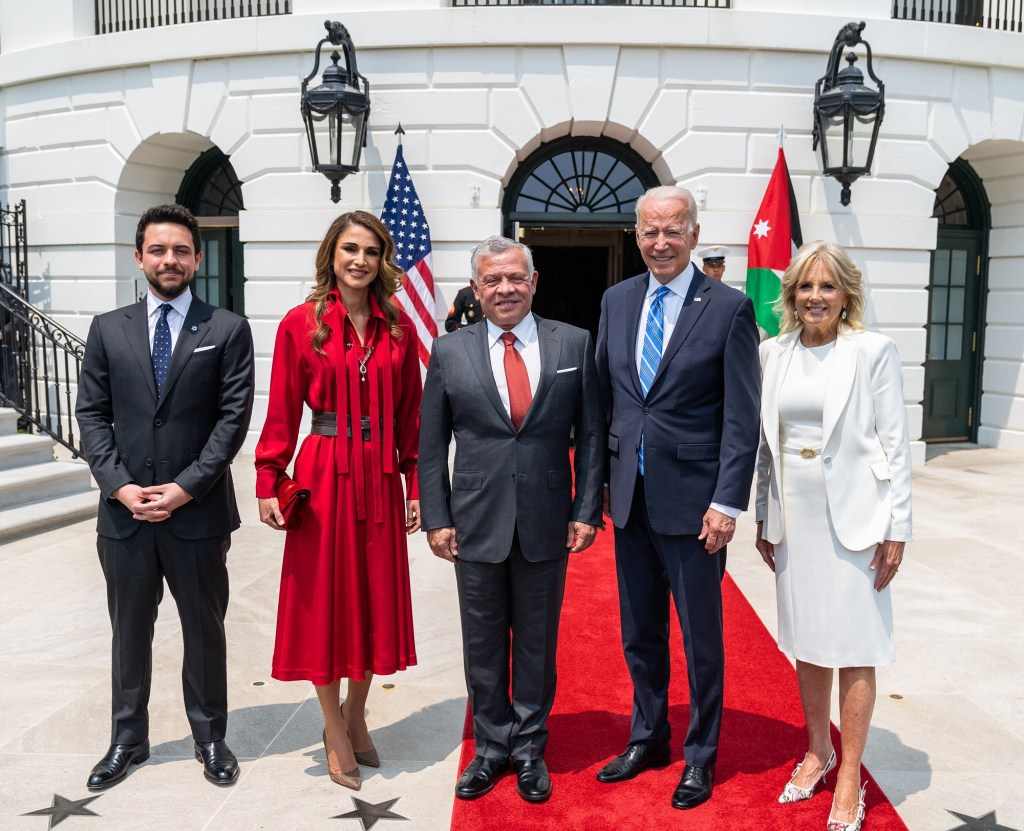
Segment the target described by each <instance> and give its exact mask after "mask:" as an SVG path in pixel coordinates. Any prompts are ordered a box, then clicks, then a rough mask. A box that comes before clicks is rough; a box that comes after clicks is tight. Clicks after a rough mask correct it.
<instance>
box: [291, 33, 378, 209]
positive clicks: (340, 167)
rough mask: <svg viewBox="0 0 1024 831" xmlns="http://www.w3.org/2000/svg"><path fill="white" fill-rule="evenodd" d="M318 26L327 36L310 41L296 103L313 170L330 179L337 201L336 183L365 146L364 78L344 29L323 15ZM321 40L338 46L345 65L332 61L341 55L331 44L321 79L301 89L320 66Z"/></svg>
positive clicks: (367, 92)
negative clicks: (312, 53) (312, 55)
mask: <svg viewBox="0 0 1024 831" xmlns="http://www.w3.org/2000/svg"><path fill="white" fill-rule="evenodd" d="M324 28H325V29H327V37H325V38H323V39H322V40H321V41H320V42H319V43H318V44H317V45H316V62H315V63H314V64H313V71H312V72H310V73H309V75H308V76H307V77H306V78H305V79H304V80H303V82H302V102H301V104H300V109H301V111H302V120H303V122H304V123H305V126H306V138H307V139H308V140H309V154H310V156H311V157H312V160H313V170H314V171H316V172H318V173H323V174H324V176H326V177H327V178H328V179H330V181H331V201H332V202H338V201H340V200H341V188H340V187H339V185H338V183H339V182H340V181H341V180H342V179H344V178H345V177H346V176H348V175H349V174H350V173H357V172H358V171H359V157H360V156H361V155H362V152H363V148H364V147H365V146H366V122H367V120H368V118H369V115H370V83H369V81H367V80H366V78H364V77H363V76H362V75H360V74H359V70H358V69H357V68H356V48H355V46H354V45H353V44H352V38H351V37H350V36H349V33H348V30H347V29H346V28H345V27H344V26H342V25H341V24H340V23H339V22H338V21H336V20H335V21H334V22H331V21H330V20H325V21H324ZM327 42H330V43H331V44H332V45H334V46H340V47H341V49H342V52H344V55H345V66H344V67H340V66H338V61H339V60H340V59H341V57H342V56H341V55H339V54H338V51H337V50H335V51H334V52H332V53H331V61H332V62H333V63H332V64H331V66H328V67H327V68H326V69H324V74H323V83H321V84H320V85H319V86H316V87H313V89H307V87H308V85H309V82H310V81H311V80H312V79H313V78H314V77H316V73H317V72H318V71H319V70H320V50H321V49H322V48H323V45H324V44H325V43H327ZM360 84H361V85H362V88H361V89H360Z"/></svg>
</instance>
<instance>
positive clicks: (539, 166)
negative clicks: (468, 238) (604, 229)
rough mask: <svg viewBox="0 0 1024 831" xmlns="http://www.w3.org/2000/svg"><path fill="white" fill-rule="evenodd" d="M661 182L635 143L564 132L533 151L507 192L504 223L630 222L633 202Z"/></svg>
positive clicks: (633, 219) (588, 224)
mask: <svg viewBox="0 0 1024 831" xmlns="http://www.w3.org/2000/svg"><path fill="white" fill-rule="evenodd" d="M658 184H660V183H659V182H658V180H657V177H655V175H654V171H653V170H651V167H650V165H649V164H648V163H647V162H646V161H644V159H643V157H641V156H640V154H639V153H637V152H636V151H635V150H633V149H632V148H631V147H629V146H627V145H625V144H622V143H621V142H618V141H615V140H614V139H609V138H604V137H581V138H573V137H567V138H560V139H556V140H555V141H551V142H547V143H546V144H543V145H541V147H540V148H539V149H538V150H537V151H535V152H534V153H533V154H531V155H530V157H529V158H527V159H526V161H524V162H523V164H522V165H520V167H519V169H518V170H516V172H515V173H514V174H513V176H512V179H511V180H510V181H509V184H508V188H507V189H506V192H505V200H504V205H503V207H504V214H505V220H506V226H507V227H509V228H511V226H512V224H513V223H517V222H518V223H520V224H521V225H545V226H548V225H558V224H563V225H573V226H576V227H580V226H587V227H600V226H618V227H622V226H629V225H632V224H633V223H634V221H635V214H634V213H633V206H634V205H635V204H636V200H637V198H638V197H639V196H640V195H641V194H642V193H643V192H644V191H645V190H647V189H648V188H651V187H656V186H657V185H658Z"/></svg>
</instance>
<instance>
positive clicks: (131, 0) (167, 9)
mask: <svg viewBox="0 0 1024 831" xmlns="http://www.w3.org/2000/svg"><path fill="white" fill-rule="evenodd" d="M95 2H96V34H97V35H106V34H109V33H111V32H128V31H131V30H133V29H153V28H156V27H157V26H175V25H177V24H179V23H203V22H206V21H209V20H233V19H235V18H240V17H267V16H271V15H277V14H291V13H292V8H291V7H292V4H291V0H95Z"/></svg>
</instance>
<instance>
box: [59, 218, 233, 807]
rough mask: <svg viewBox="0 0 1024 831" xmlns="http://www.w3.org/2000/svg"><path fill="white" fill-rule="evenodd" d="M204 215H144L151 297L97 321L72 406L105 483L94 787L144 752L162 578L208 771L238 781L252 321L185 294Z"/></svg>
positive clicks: (118, 775)
mask: <svg viewBox="0 0 1024 831" xmlns="http://www.w3.org/2000/svg"><path fill="white" fill-rule="evenodd" d="M200 247H201V240H200V236H199V226H198V225H197V224H196V221H195V218H194V217H193V216H192V214H190V213H189V212H188V211H187V210H186V209H185V208H183V207H181V206H180V205H161V206H159V207H156V208H151V209H149V210H148V211H146V213H145V214H143V216H142V219H141V220H140V221H139V225H138V230H137V232H136V236H135V248H136V250H135V259H136V261H137V262H138V264H139V268H140V269H142V271H143V272H144V273H145V275H146V279H147V280H148V282H149V292H148V294H147V296H146V298H145V299H144V300H142V301H141V302H139V303H136V304H134V305H132V306H126V307H125V308H123V309H118V310H116V311H113V312H108V313H106V314H102V315H98V316H97V317H96V318H94V319H93V322H92V327H91V328H90V330H89V339H88V342H87V343H86V347H85V357H84V359H83V362H82V371H81V377H80V378H79V382H78V404H77V408H76V415H77V417H78V424H79V428H80V430H81V435H82V443H83V445H84V449H85V454H86V457H87V458H88V460H89V467H90V469H91V470H92V474H93V476H94V477H95V479H96V482H97V484H98V485H99V488H100V493H101V497H100V506H99V517H98V524H97V530H98V532H99V535H98V538H97V549H98V551H99V559H100V565H101V566H102V567H103V574H104V576H105V577H106V581H107V606H108V608H109V611H110V622H111V626H112V628H113V650H112V651H113V659H112V682H113V683H112V686H113V702H112V710H113V714H112V722H113V724H112V737H111V742H112V743H111V745H110V748H109V750H108V751H107V755H106V756H104V757H103V759H101V760H100V762H99V763H98V764H97V765H96V766H95V767H94V768H93V769H92V773H91V774H90V776H89V781H88V787H89V789H90V790H102V789H103V788H108V787H110V786H111V785H114V784H115V783H117V782H119V781H120V780H121V779H122V778H123V777H124V776H125V774H126V773H127V771H128V769H129V767H130V766H131V765H137V764H140V763H141V762H144V761H145V760H146V759H148V758H149V714H148V704H149V691H150V682H151V678H152V653H153V626H154V623H155V622H156V615H157V606H158V605H159V603H160V599H161V597H162V596H163V581H164V580H165V579H166V580H167V585H168V587H169V588H170V591H171V594H172V596H173V597H174V601H175V603H176V604H177V607H178V616H179V618H180V619H181V629H182V636H183V640H184V652H185V657H184V663H183V666H182V688H183V691H184V698H185V711H186V713H187V715H188V719H189V723H190V724H191V726H192V736H193V738H194V739H195V753H196V759H197V760H199V761H201V762H202V763H203V768H204V773H205V775H206V778H207V779H209V780H210V781H211V782H213V783H215V784H218V785H230V784H232V783H233V782H234V781H235V780H236V779H237V778H238V762H237V760H236V759H235V756H234V754H233V753H232V752H231V750H230V749H229V748H228V746H227V745H226V744H225V743H224V733H225V730H226V728H227V715H228V710H227V667H226V657H227V655H226V647H225V642H224V613H225V611H226V610H227V604H228V574H227V552H228V548H229V546H230V544H231V532H232V531H233V530H234V529H235V528H237V527H238V525H239V517H238V509H237V507H236V505H235V493H234V487H233V485H232V481H231V470H230V467H229V465H230V463H231V460H232V459H233V458H234V456H235V454H236V453H237V452H238V450H239V448H241V446H242V441H243V440H244V438H245V434H246V430H247V429H248V427H249V418H250V416H251V415H252V403H253V345H252V335H251V333H250V331H249V324H248V322H247V321H246V320H245V319H244V318H241V317H239V316H238V315H235V314H232V313H231V312H228V311H225V310H223V309H218V308H215V307H213V306H210V305H208V304H206V303H204V302H203V301H202V300H200V299H199V298H197V297H195V296H194V295H193V294H192V292H191V291H190V290H189V286H190V285H191V283H192V280H193V278H194V277H195V274H196V269H197V268H198V267H199V263H200V262H201V261H202V258H203V255H202V251H201V250H200Z"/></svg>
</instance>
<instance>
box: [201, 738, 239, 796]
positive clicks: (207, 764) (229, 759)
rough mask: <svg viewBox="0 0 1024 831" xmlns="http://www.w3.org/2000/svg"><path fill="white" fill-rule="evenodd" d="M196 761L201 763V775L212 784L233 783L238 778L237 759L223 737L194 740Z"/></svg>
mask: <svg viewBox="0 0 1024 831" xmlns="http://www.w3.org/2000/svg"><path fill="white" fill-rule="evenodd" d="M196 761H197V762H202V763H203V776H205V777H206V778H207V780H209V781H210V782H213V784H214V785H233V784H235V780H236V779H238V759H236V758H235V754H234V753H232V752H231V748H230V747H228V746H227V744H226V743H225V742H224V739H218V740H217V741H215V742H196Z"/></svg>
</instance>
